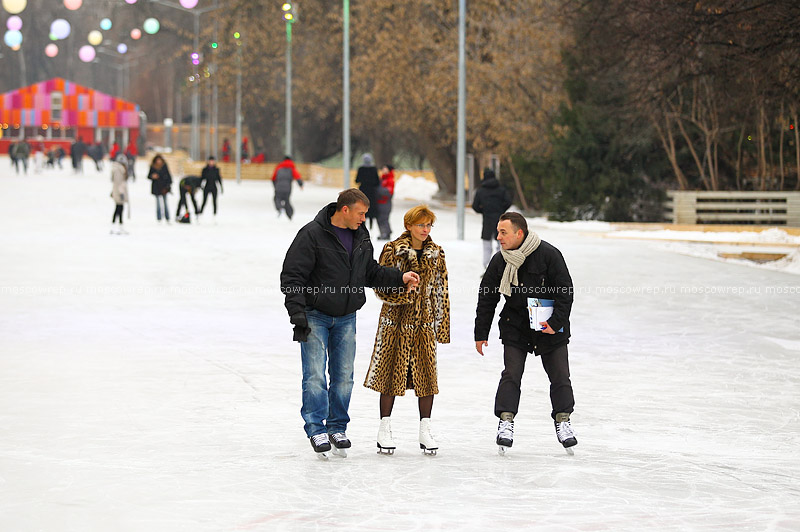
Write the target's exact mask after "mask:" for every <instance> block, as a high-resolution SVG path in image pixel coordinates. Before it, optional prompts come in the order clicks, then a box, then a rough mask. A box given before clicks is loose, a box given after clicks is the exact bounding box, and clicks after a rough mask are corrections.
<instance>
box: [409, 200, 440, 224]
mask: <svg viewBox="0 0 800 532" xmlns="http://www.w3.org/2000/svg"><path fill="white" fill-rule="evenodd" d="M422 220H430V221H431V223H434V222H435V221H436V215H435V214H433V211H432V210H430V209H429V208H428V206H427V205H417V206H416V207H412V208H411V209H409V210H408V212H407V213H406V214H405V216H403V225H404V226H405V228H406V229H408V227H409V226H411V225H414V224H417V223H419V222H421V221H422Z"/></svg>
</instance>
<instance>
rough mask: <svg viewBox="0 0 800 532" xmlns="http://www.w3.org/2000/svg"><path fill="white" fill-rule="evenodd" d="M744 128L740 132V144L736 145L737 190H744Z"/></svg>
mask: <svg viewBox="0 0 800 532" xmlns="http://www.w3.org/2000/svg"><path fill="white" fill-rule="evenodd" d="M744 128H745V126H742V132H741V133H740V134H739V144H738V145H737V146H736V190H742V143H743V142H744Z"/></svg>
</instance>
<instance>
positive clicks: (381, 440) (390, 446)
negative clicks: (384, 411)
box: [378, 416, 395, 454]
mask: <svg viewBox="0 0 800 532" xmlns="http://www.w3.org/2000/svg"><path fill="white" fill-rule="evenodd" d="M394 450H395V445H394V438H392V418H391V417H389V416H386V417H382V418H381V426H380V427H379V428H378V454H382V453H386V454H394Z"/></svg>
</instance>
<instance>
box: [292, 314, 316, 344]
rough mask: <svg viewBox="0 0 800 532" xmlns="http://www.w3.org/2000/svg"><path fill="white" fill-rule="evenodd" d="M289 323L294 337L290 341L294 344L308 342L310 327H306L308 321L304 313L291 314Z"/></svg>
mask: <svg viewBox="0 0 800 532" xmlns="http://www.w3.org/2000/svg"><path fill="white" fill-rule="evenodd" d="M289 321H290V322H291V323H292V325H294V337H293V338H292V340H294V341H295V342H305V341H307V340H308V335H309V334H311V327H309V326H308V319H307V318H306V313H305V312H298V313H297V314H292V317H291V318H289Z"/></svg>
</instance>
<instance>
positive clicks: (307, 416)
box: [281, 188, 419, 458]
mask: <svg viewBox="0 0 800 532" xmlns="http://www.w3.org/2000/svg"><path fill="white" fill-rule="evenodd" d="M368 209H369V200H368V199H367V197H366V196H365V195H364V193H363V192H361V191H359V190H357V189H354V188H351V189H348V190H345V191H343V192H341V193H339V198H338V200H337V201H336V202H335V203H330V204H328V205H326V206H325V207H323V208H322V210H321V211H319V213H318V214H317V216H316V217H315V218H314V220H313V221H312V222H310V223H308V224H306V225H305V226H303V228H301V229H300V231H298V232H297V236H295V238H294V241H293V242H292V244H291V246H289V250H288V251H287V252H286V258H285V260H284V262H283V271H282V272H281V291H282V292H283V293H284V294H285V296H286V301H285V305H286V310H287V311H288V312H289V317H290V319H289V321H291V323H292V325H294V340H295V341H296V342H300V355H301V358H302V365H303V406H302V408H301V409H300V413H301V415H302V417H303V420H304V421H305V426H304V429H305V431H306V435H307V436H308V438H309V439H310V441H311V446H312V447H313V448H314V451H316V452H317V453H320V455H319V456H320V457H323V458H326V457H327V454H325V453H326V452H327V451H329V450H330V449H331V443H333V445H334V447H335V448H336V450H335V452H338V453H339V454H343V455H346V451H345V449H347V448H349V447H350V445H351V443H350V440H349V439H348V438H347V435H346V434H345V430H346V429H347V424H348V423H349V421H350V416H349V415H348V408H349V406H350V394H351V393H352V391H353V362H354V360H355V355H356V311H357V310H358V309H360V308H361V307H362V306H364V303H365V302H366V295H365V293H364V287H365V286H369V287H381V288H386V289H392V288H394V289H398V288H400V287H402V286H403V285H406V289H407V290H411V289H413V288H414V287H416V285H417V284H418V283H419V275H417V274H416V273H415V272H406V273H401V272H400V270H397V269H395V268H387V267H384V266H381V265H379V264H378V263H377V262H376V261H375V259H374V258H373V249H372V242H371V241H370V236H369V231H367V228H366V227H365V226H364V220H366V214H367V210H368ZM326 358H327V370H328V374H329V375H330V386H328V383H327V381H326V377H325V369H326V367H325V366H326V364H325V362H326Z"/></svg>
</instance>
